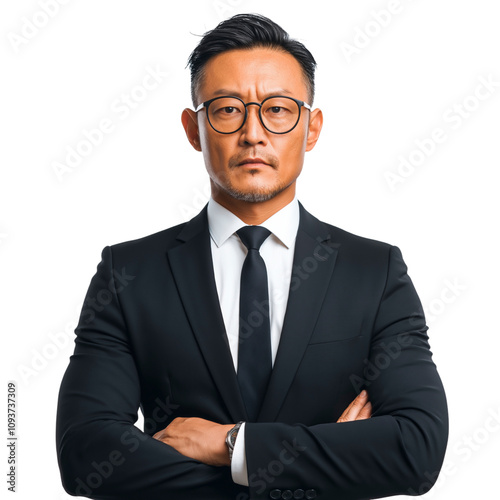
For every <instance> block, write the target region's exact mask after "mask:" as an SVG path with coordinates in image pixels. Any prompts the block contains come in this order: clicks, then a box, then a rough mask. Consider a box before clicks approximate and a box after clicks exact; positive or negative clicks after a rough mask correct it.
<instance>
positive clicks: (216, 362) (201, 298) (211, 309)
mask: <svg viewBox="0 0 500 500" xmlns="http://www.w3.org/2000/svg"><path fill="white" fill-rule="evenodd" d="M177 239H178V240H180V241H182V242H183V243H181V244H179V245H178V246H176V247H174V248H172V249H170V250H169V251H168V252H167V255H168V260H169V262H170V265H171V268H172V273H173V275H174V279H175V282H176V285H177V289H178V291H179V295H180V297H181V300H182V302H183V304H184V307H185V310H186V314H187V317H188V320H189V322H190V324H191V327H192V329H193V332H194V334H195V336H196V339H197V342H198V345H199V346H200V350H201V352H202V353H203V357H204V359H205V362H206V363H207V366H208V369H209V370H210V373H211V374H212V377H213V379H214V382H215V385H216V386H217V388H218V390H219V392H220V394H221V396H222V399H223V400H224V402H225V404H226V406H227V408H228V410H229V413H230V415H231V417H232V418H233V420H234V422H238V421H239V420H246V419H247V418H246V410H245V407H244V403H243V400H242V398H241V394H240V391H239V387H238V381H237V378H236V373H235V371H234V364H233V361H232V357H231V352H230V349H229V344H228V340H227V335H226V330H225V327H224V320H223V317H222V312H221V309H220V304H219V298H218V295H217V288H216V284H215V277H214V272H213V264H212V252H211V247H210V233H209V230H208V219H207V208H206V207H205V208H204V209H203V210H202V211H201V212H200V213H199V214H198V215H197V216H196V217H195V218H194V219H192V220H191V221H190V222H188V223H187V224H186V225H185V226H184V228H183V229H182V231H181V232H180V233H179V235H178V237H177Z"/></svg>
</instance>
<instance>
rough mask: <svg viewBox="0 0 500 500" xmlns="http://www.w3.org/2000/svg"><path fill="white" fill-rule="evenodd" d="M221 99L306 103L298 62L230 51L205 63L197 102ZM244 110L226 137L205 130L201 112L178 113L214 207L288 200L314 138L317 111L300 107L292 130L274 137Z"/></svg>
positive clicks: (253, 110) (262, 51) (253, 112)
mask: <svg viewBox="0 0 500 500" xmlns="http://www.w3.org/2000/svg"><path fill="white" fill-rule="evenodd" d="M221 95H231V96H236V97H240V98H241V99H243V101H244V102H245V103H248V102H258V103H260V102H262V101H263V100H264V99H265V98H266V97H269V96H272V95H284V96H289V97H293V98H295V99H299V100H301V101H305V102H308V101H309V99H308V92H307V85H306V81H305V77H304V75H303V72H302V69H301V66H300V64H299V63H298V61H297V60H296V59H295V58H294V57H293V56H292V55H290V54H288V53H286V52H281V51H278V50H272V49H268V48H255V49H249V50H232V51H228V52H224V53H222V54H219V55H218V56H215V57H214V58H212V59H211V60H209V61H208V63H207V64H206V66H205V74H204V77H203V79H202V81H201V84H200V86H199V89H198V95H197V97H198V102H204V101H207V100H209V99H212V98H214V97H218V96H221ZM247 109H248V117H247V120H246V122H245V124H244V125H243V127H242V128H241V129H240V130H238V131H237V132H235V133H233V134H227V135H226V134H221V133H218V132H216V131H215V130H214V129H213V128H212V127H211V126H210V124H209V122H208V119H207V114H206V108H204V109H202V110H201V111H199V112H198V113H196V114H195V113H194V112H193V111H192V110H185V111H184V113H183V124H184V127H185V129H186V133H187V135H188V138H189V140H190V142H191V144H192V145H193V147H195V149H197V150H199V151H202V152H203V156H204V160H205V165H206V168H207V171H208V174H209V176H210V179H211V184H212V196H213V197H214V199H216V200H217V201H219V200H220V201H223V200H224V199H228V197H230V198H233V199H238V200H242V201H247V202H262V201H267V200H269V199H271V198H273V197H274V196H276V195H278V194H279V193H282V192H286V191H288V192H290V193H291V194H292V195H293V194H294V193H295V181H296V179H297V177H298V176H299V174H300V172H301V170H302V165H303V162H304V154H305V152H306V151H309V150H310V149H312V148H313V147H314V145H315V143H316V141H317V139H318V137H319V132H320V130H321V124H322V117H321V111H320V110H314V111H313V112H311V111H309V110H307V109H306V108H304V107H302V109H301V117H300V121H299V123H298V124H297V126H296V127H295V128H294V129H293V130H292V131H291V132H289V133H287V134H283V135H278V134H273V133H272V132H269V131H268V130H266V129H265V128H264V126H263V125H262V123H261V121H260V120H259V116H258V112H259V107H258V106H255V105H250V106H248V108H247Z"/></svg>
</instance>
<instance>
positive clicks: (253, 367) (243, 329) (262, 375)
mask: <svg viewBox="0 0 500 500" xmlns="http://www.w3.org/2000/svg"><path fill="white" fill-rule="evenodd" d="M236 233H237V234H238V236H239V237H240V239H241V241H242V242H243V244H244V245H245V246H246V247H247V248H248V253H247V256H246V258H245V262H244V263H243V268H242V270H241V287H240V330H239V348H238V383H239V386H240V390H241V395H242V397H243V401H244V402H245V406H246V409H247V413H248V417H249V419H250V421H255V420H256V419H257V415H258V414H259V410H260V406H261V404H262V400H263V398H264V394H265V392H266V389H267V384H268V382H269V377H270V375H271V370H272V359H271V327H270V323H269V294H268V291H267V271H266V264H265V263H264V259H263V258H262V257H261V255H260V253H259V248H260V246H261V245H262V243H263V242H264V240H265V239H266V238H267V237H268V236H269V235H270V234H271V232H270V231H269V230H268V229H266V228H265V227H260V226H245V227H242V228H241V229H240V230H238V231H236Z"/></svg>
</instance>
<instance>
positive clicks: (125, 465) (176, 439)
mask: <svg viewBox="0 0 500 500" xmlns="http://www.w3.org/2000/svg"><path fill="white" fill-rule="evenodd" d="M112 281H113V263H112V254H111V249H110V248H109V247H107V248H106V249H105V250H104V251H103V260H102V262H101V263H100V265H99V267H98V271H97V274H96V275H95V276H94V278H93V280H92V283H91V286H90V288H89V292H88V296H89V297H93V296H96V294H97V292H98V291H99V290H103V289H106V290H110V291H111V294H112V297H111V300H110V301H109V303H107V304H106V306H105V307H103V308H102V310H101V311H99V312H96V314H95V317H94V318H92V320H91V321H83V320H82V318H81V321H80V324H79V326H78V328H77V340H76V347H75V353H74V355H73V356H72V358H71V361H70V365H69V367H68V370H67V372H66V374H65V376H64V379H63V382H62V385H61V391H60V398H59V408H58V422H57V448H58V459H59V464H60V469H61V475H62V480H63V484H64V487H65V489H66V490H67V491H68V492H69V493H71V494H74V495H80V496H87V497H90V498H95V499H103V500H105V499H106V500H113V499H116V500H118V499H119V500H139V499H144V498H147V499H148V500H156V499H158V500H159V499H162V500H163V499H165V498H175V499H176V500H184V499H186V500H188V499H189V500H193V499H204V500H211V499H214V500H215V499H216V500H223V499H227V500H229V499H231V500H245V499H248V498H252V499H260V498H262V499H263V498H269V490H270V489H271V488H272V487H283V488H290V489H294V488H300V487H301V486H303V485H304V484H311V486H313V487H316V490H317V491H318V492H319V495H320V496H318V497H321V498H325V499H330V498H341V499H363V498H378V497H383V496H390V495H396V494H422V493H424V492H425V491H426V490H427V489H428V488H429V487H430V486H431V485H432V483H433V480H434V481H435V479H436V478H437V472H438V471H439V469H440V467H441V464H442V461H443V458H444V452H445V448H446V442H447V432H448V427H447V411H446V400H445V397H444V391H443V388H442V385H441V382H440V379H439V376H438V375H437V371H436V368H435V365H434V363H433V362H432V359H431V353H430V350H429V345H428V342H427V335H426V329H427V328H426V326H425V321H424V318H423V313H422V312H421V307H420V304H419V302H418V299H416V294H415V292H414V289H413V286H412V284H411V281H410V280H409V278H408V277H407V275H406V266H405V265H404V262H403V260H402V257H401V254H400V253H399V250H397V249H395V248H393V249H392V250H391V256H390V265H389V269H388V279H387V285H386V287H385V289H384V293H383V297H382V298H381V303H380V307H379V312H378V315H377V319H376V323H375V325H374V331H375V332H376V334H375V335H374V336H373V339H372V343H371V351H370V361H371V362H372V363H375V364H376V361H377V359H379V358H380V359H381V357H383V356H386V357H387V356H390V354H388V353H387V346H388V345H389V346H390V345H391V341H394V340H395V339H398V342H399V345H400V350H399V352H398V354H397V355H394V356H393V357H392V358H391V359H390V366H389V367H388V368H387V369H381V370H380V373H379V374H377V376H376V377H374V378H373V379H369V377H366V380H365V382H367V383H366V384H365V385H366V386H367V388H368V390H369V397H370V401H371V404H372V405H373V408H370V407H369V406H368V407H365V403H363V402H362V401H360V400H359V399H358V400H357V403H355V404H353V406H352V407H351V408H350V409H349V411H347V413H346V414H344V415H343V420H342V421H341V422H332V423H324V424H319V425H313V426H306V425H302V424H294V425H290V424H285V423H279V422H271V423H247V424H246V427H245V433H244V434H245V435H244V436H242V437H244V439H245V446H246V457H247V466H248V474H249V481H250V488H245V487H241V486H239V485H237V484H235V483H234V482H233V481H232V479H231V475H230V472H229V468H228V467H226V466H227V465H228V456H227V455H226V454H227V450H226V448H225V445H224V444H223V443H224V440H223V439H222V436H224V437H225V433H226V432H227V429H229V428H230V427H232V425H229V424H227V425H223V426H219V425H218V424H216V423H210V422H208V421H207V420H203V419H187V420H183V419H180V420H172V422H171V423H170V425H171V427H170V426H167V427H166V430H165V429H164V430H163V431H161V432H160V433H159V434H157V435H156V438H155V437H153V436H152V435H151V434H148V433H147V432H142V431H140V430H139V429H138V428H137V427H135V426H134V423H135V422H136V420H137V409H138V408H139V406H140V405H141V391H142V390H144V387H141V383H140V380H141V379H140V376H139V372H138V366H137V364H136V361H135V358H134V352H133V349H132V346H131V345H130V343H129V341H128V338H127V335H126V333H125V332H127V328H128V325H127V324H126V322H125V320H124V316H123V311H122V309H121V306H120V303H119V300H118V297H117V292H116V288H117V287H116V283H115V286H114V287H110V285H109V284H110V283H111V282H112ZM416 301H417V302H416ZM361 403H363V406H362V407H361V408H360V407H359V405H360V404H361ZM363 407H365V408H364V410H363V409H362V408H363ZM358 410H359V413H357V412H358ZM370 413H371V418H366V417H367V416H368V414H370ZM169 427H170V430H169ZM205 431H206V432H205ZM193 433H194V439H186V435H193ZM202 435H203V437H202ZM162 441H163V442H162ZM193 443H196V444H193ZM284 447H285V448H284ZM284 449H286V450H288V452H289V453H288V455H287V456H288V457H292V458H293V460H291V458H290V460H287V463H286V464H284V465H283V464H282V465H283V467H282V470H280V474H279V476H278V477H274V476H273V477H271V476H270V475H269V471H268V469H266V468H267V467H268V465H269V464H272V463H274V462H276V460H278V459H279V457H280V453H282V451H283V450H284ZM431 477H432V478H433V480H431V479H429V478H431Z"/></svg>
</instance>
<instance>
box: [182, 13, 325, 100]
mask: <svg viewBox="0 0 500 500" xmlns="http://www.w3.org/2000/svg"><path fill="white" fill-rule="evenodd" d="M257 47H268V48H272V49H276V50H282V51H284V52H288V53H289V54H291V55H292V56H293V57H295V59H296V60H297V61H298V62H299V64H300V66H301V67H302V71H303V73H304V76H305V80H306V83H307V87H308V94H309V101H310V102H309V104H312V101H313V100H314V71H315V69H316V61H315V60H314V57H313V55H312V54H311V52H309V50H308V49H307V48H306V47H305V46H304V45H303V44H302V43H301V42H299V41H297V40H294V39H292V38H290V36H289V35H288V33H287V32H286V31H285V30H284V29H283V28H281V26H278V25H277V24H276V23H275V22H273V21H271V20H270V19H268V18H267V17H264V16H262V15H259V14H237V15H235V16H233V17H231V18H229V19H226V20H225V21H222V22H221V23H219V25H218V26H216V27H215V28H214V29H213V30H211V31H207V32H206V33H205V34H204V35H203V38H202V39H201V41H200V43H199V44H198V45H197V46H196V48H195V49H194V50H193V52H192V53H191V55H190V56H189V60H188V66H189V67H190V70H191V98H192V100H193V104H194V105H195V106H196V105H197V104H198V103H197V102H196V101H197V98H196V93H197V90H198V87H199V84H200V81H201V80H202V78H203V74H204V68H205V65H206V64H207V62H208V61H209V59H211V58H212V57H214V56H216V55H218V54H221V53H223V52H226V51H229V50H233V49H251V48H257Z"/></svg>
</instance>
